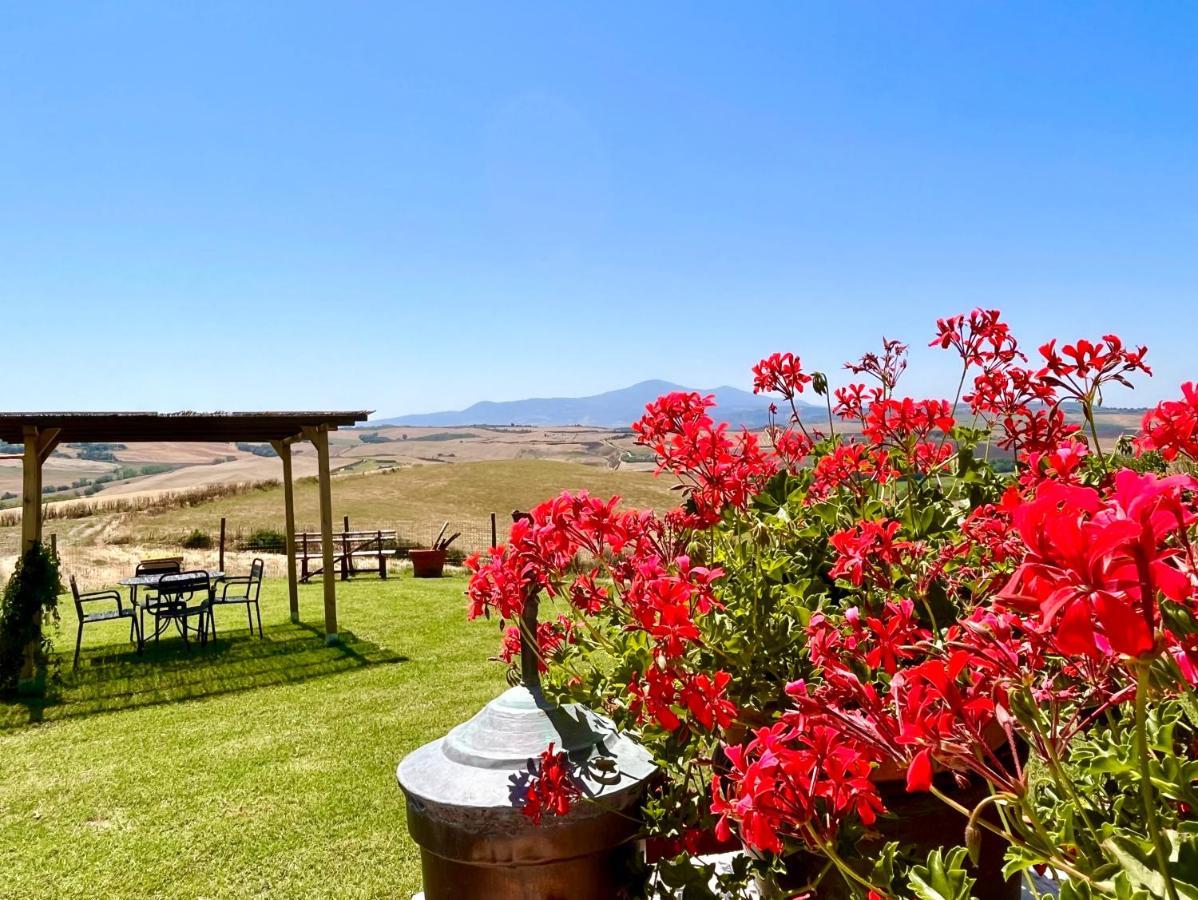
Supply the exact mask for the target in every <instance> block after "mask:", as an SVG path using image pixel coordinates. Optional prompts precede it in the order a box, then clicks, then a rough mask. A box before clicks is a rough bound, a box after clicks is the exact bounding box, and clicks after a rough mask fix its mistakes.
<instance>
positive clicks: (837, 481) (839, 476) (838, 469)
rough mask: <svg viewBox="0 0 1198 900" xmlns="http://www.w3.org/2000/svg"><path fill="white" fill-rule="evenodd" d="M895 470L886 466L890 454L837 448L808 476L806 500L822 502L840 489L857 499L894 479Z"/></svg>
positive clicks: (852, 446) (870, 449) (864, 448)
mask: <svg viewBox="0 0 1198 900" xmlns="http://www.w3.org/2000/svg"><path fill="white" fill-rule="evenodd" d="M898 475H899V471H898V469H896V468H895V467H894V466H892V465H891V464H890V454H889V452H888V451H886V450H877V449H875V448H873V447H870V446H869V445H868V444H859V443H851V444H850V443H845V444H837V445H836V446H835V447H834V448H833V449H832V451H831V452H830V453H829V454H828V455H826V456H821V457H820V458H819V459H818V460H817V461H816V463H815V466H814V467H813V468H812V472H811V488H810V489H809V491H808V493H807V496H808V498H809V500H812V501H814V500H822V499H823V498H825V497H827V496H828V495H829V494H831V493H833V492H834V491H836V490H839V489H840V488H846V489H847V490H848V491H849V493H851V494H853V495H854V496H857V497H861V496H863V495H864V494H865V493H867V492H868V491H869V490H870V487H871V485H873V484H886V482H888V481H891V480H892V479H894V478H897V477H898Z"/></svg>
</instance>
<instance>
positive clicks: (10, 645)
mask: <svg viewBox="0 0 1198 900" xmlns="http://www.w3.org/2000/svg"><path fill="white" fill-rule="evenodd" d="M60 593H62V582H61V580H60V579H59V576H58V561H57V560H56V559H55V558H54V557H53V556H51V555H50V554H49V553H47V552H46V550H45V549H43V548H42V545H41V544H34V545H33V546H32V547H31V548H30V549H28V550H26V551H25V555H24V556H22V557H21V559H20V560H19V561H18V562H17V567H16V569H14V570H13V573H12V577H11V578H10V579H9V580H8V585H7V586H6V587H5V588H4V596H3V598H2V599H0V693H7V692H10V691H13V690H16V688H17V687H18V682H19V680H20V676H21V668H22V666H23V664H24V662H25V648H26V646H28V645H29V643H30V642H31V641H32V642H35V650H34V667H35V677H36V678H37V679H38V681H41V680H42V679H43V677H44V676H45V673H46V666H47V662H48V660H49V659H50V658H51V650H52V647H53V645H52V642H51V640H50V638H49V636H47V635H46V633H45V632H44V631H43V630H42V621H43V619H45V618H46V617H47V616H49V618H50V619H51V620H52V621H53V622H54V623H55V624H57V622H58V595H59V594H60Z"/></svg>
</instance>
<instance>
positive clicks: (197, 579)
mask: <svg viewBox="0 0 1198 900" xmlns="http://www.w3.org/2000/svg"><path fill="white" fill-rule="evenodd" d="M155 590H156V591H157V594H156V595H155V596H154V597H152V598H151V597H147V598H146V599H145V600H144V601H143V603H142V609H143V610H144V611H145V612H148V613H149V614H150V615H152V616H153V617H154V640H155V641H157V640H158V639H159V637H160V636H161V635H162V632H163V631H166V630H167V629H169V628H170V627H171V625H172V624H173V625H175V626H176V627H177V628H178V629H179V634H180V635H181V636H182V637H183V644H184V646H187V647H188V648H190V646H191V640H190V638H188V632H189V631H190V630H192V627H191V626H190V624H189V623H190V621H191V620H192V619H197V620H198V622H197V624H196V626H195V627H194V631H195V633H196V634H197V635H198V636H199V638H200V643H201V644H204V643H206V642H207V638H208V632H207V629H206V628H205V627H204V620H205V618H206V617H207V616H208V614H209V612H210V611H211V607H212V593H213V592H212V582H211V580H210V579H209V577H208V573H207V572H204V571H193V572H176V573H171V574H168V575H163V576H162V577H161V578H159V579H158V583H157V584H156V585H155ZM142 627H143V629H144V625H143V626H142ZM142 643H143V644H144V643H145V633H144V631H143V633H142Z"/></svg>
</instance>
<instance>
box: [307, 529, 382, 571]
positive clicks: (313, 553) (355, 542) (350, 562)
mask: <svg viewBox="0 0 1198 900" xmlns="http://www.w3.org/2000/svg"><path fill="white" fill-rule="evenodd" d="M395 540H396V533H395V530H394V529H390V530H388V529H385V528H382V529H378V528H376V529H375V530H374V531H348V530H346V531H338V532H334V534H333V565H334V566H339V567H340V569H341V580H342V581H348V580H349V579H350V578H351V577H352V576H354V575H356V574H358V572H359V571H360V570H359V569H358V567H357V565H355V561H356V560H363V559H370V560H375V561H377V571H378V575H379V578H382V579H386V577H387V556H388V555H389V554H391V553H393V552H394V551H392V550H388V549H387V543H388V542H390V543H391V544H392V545H393V546H394V544H395ZM295 559H296V562H298V563H299V564H300V581H303V582H307V581H309V580H310V579H312V578H313V577H315V576H317V575H321V574H322V573H323V572H324V546H323V545H322V544H321V536H320V532H319V531H301V532H299V533H298V534H297V535H296V536H295ZM311 560H317V561H318V565H317V566H316V568H312V567H311V566H310V565H309V562H310V561H311ZM370 570H376V566H374V565H372V566H370V567H369V569H367V570H363V571H370Z"/></svg>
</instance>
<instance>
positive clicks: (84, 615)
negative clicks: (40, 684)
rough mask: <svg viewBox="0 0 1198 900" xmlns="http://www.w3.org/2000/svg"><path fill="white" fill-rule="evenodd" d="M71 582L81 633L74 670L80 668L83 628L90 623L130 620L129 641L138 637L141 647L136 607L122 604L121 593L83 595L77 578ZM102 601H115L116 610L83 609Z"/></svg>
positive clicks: (104, 592) (78, 638)
mask: <svg viewBox="0 0 1198 900" xmlns="http://www.w3.org/2000/svg"><path fill="white" fill-rule="evenodd" d="M70 581H71V596H72V597H73V598H74V600H75V613H76V615H78V616H79V631H78V633H77V634H76V635H75V662H74V665H72V668H73V669H77V668H79V651H80V648H81V647H82V646H83V626H84V625H85V624H87V623H88V622H111V621H114V620H116V619H128V620H129V640H131V641H132V640H133V639H134V636H135V635H136V636H137V645H138V648H139V649H140V647H141V629H140V628H139V626H138V624H137V616H136V614H135V610H134V607H132V606H129V607H128V608H126V607H125V605H124V604H123V603H122V602H121V592H120V591H89V592H87V593H81V592H80V590H79V584H78V582H76V581H75V576H74V575H72V576H71V578H70ZM101 600H110V601H111V600H115V601H116V609H106V610H103V611H102V612H86V611H85V610H84V608H83V605H84V604H85V603H94V602H96V601H101Z"/></svg>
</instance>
